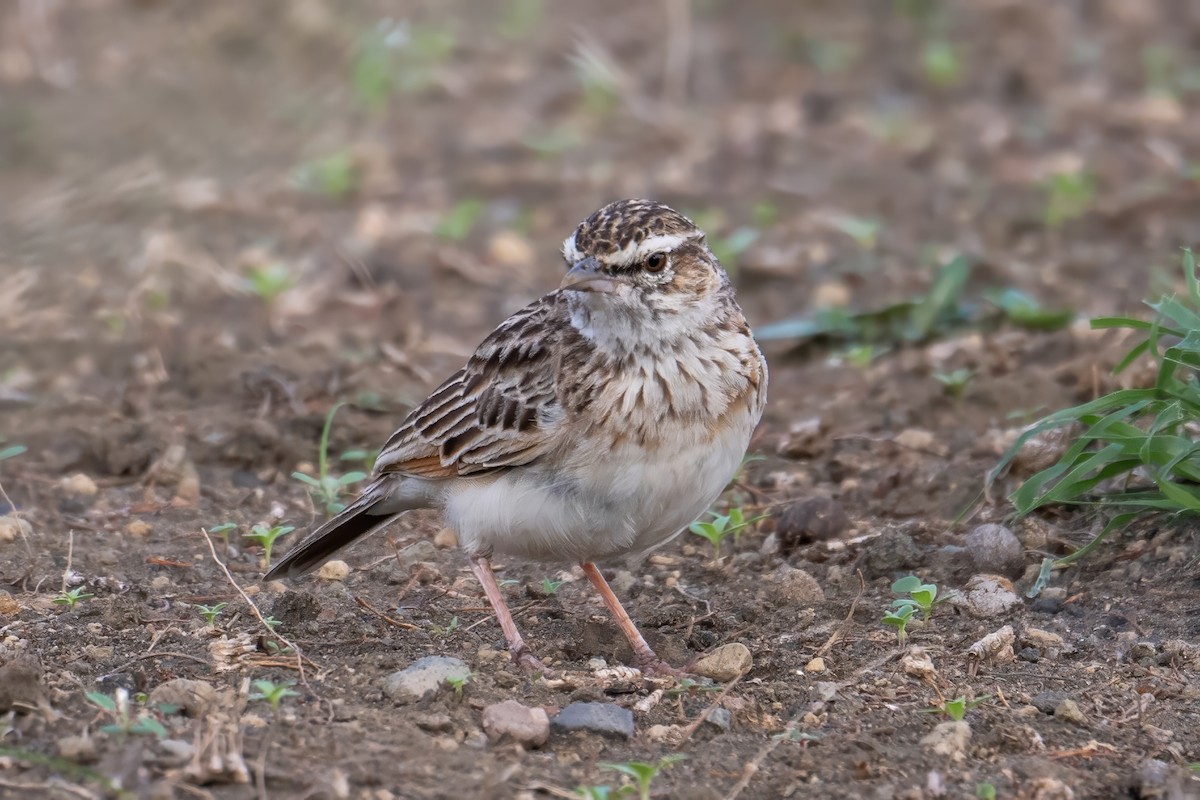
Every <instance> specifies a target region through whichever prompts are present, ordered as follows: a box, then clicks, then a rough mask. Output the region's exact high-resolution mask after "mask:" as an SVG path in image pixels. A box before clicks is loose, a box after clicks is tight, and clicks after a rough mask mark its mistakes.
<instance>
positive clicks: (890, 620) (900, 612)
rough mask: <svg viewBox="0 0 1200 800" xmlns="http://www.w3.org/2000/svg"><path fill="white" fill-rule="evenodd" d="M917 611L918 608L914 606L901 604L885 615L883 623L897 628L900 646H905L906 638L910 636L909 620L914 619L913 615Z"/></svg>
mask: <svg viewBox="0 0 1200 800" xmlns="http://www.w3.org/2000/svg"><path fill="white" fill-rule="evenodd" d="M915 613H916V608H915V607H914V606H900V607H899V608H894V609H892V610H891V611H888V612H887V613H885V614H884V615H883V624H884V625H891V626H892V627H893V628H895V629H896V641H897V643H898V644H899V645H900V647H904V640H905V639H907V638H908V631H907V627H908V621H909V620H910V619H912V615H913V614H915Z"/></svg>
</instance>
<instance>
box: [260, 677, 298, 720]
mask: <svg viewBox="0 0 1200 800" xmlns="http://www.w3.org/2000/svg"><path fill="white" fill-rule="evenodd" d="M295 685H296V682H295V681H288V682H287V683H275V682H274V681H268V680H257V681H254V689H255V693H254V694H252V695H250V699H251V700H266V701H267V702H268V703H270V704H271V710H272V711H273V712H275V713H276V714H278V713H279V704H280V703H282V702H283V700H284V698H286V697H297V696H299V694H300V693H299V692H296V691H293V690H292V687H293V686H295Z"/></svg>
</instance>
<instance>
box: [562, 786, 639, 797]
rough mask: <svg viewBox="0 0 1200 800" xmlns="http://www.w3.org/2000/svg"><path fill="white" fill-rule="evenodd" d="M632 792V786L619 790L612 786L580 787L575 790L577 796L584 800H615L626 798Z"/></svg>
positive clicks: (622, 787)
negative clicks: (616, 799) (615, 799)
mask: <svg viewBox="0 0 1200 800" xmlns="http://www.w3.org/2000/svg"><path fill="white" fill-rule="evenodd" d="M632 791H633V787H632V786H621V787H619V788H617V789H614V788H613V787H611V786H580V787H579V788H577V789H576V790H575V794H577V795H578V796H579V797H581V798H583V800H614V798H617V797H624V796H625V795H627V794H629V793H630V792H632Z"/></svg>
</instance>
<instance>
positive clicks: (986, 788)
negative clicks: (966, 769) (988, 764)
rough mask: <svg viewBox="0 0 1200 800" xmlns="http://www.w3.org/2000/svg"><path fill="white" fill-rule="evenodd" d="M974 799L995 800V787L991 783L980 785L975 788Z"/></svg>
mask: <svg viewBox="0 0 1200 800" xmlns="http://www.w3.org/2000/svg"><path fill="white" fill-rule="evenodd" d="M975 797H977V798H979V800H996V786H995V784H992V783H980V784H977V785H976V786H975Z"/></svg>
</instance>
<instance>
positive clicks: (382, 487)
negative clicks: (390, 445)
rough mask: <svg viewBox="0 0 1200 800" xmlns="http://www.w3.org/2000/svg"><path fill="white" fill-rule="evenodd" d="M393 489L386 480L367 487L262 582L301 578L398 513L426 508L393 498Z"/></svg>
mask: <svg viewBox="0 0 1200 800" xmlns="http://www.w3.org/2000/svg"><path fill="white" fill-rule="evenodd" d="M394 489H395V485H394V483H393V482H392V479H391V478H390V477H385V478H381V479H380V480H377V481H376V482H375V483H373V484H371V485H370V486H369V487H367V489H366V490H365V491H363V493H362V494H361V495H359V497H358V499H356V500H355V501H354V502H353V503H351V504H350V505H348V506H346V508H345V509H343V510H342V511H341V512H340V513H339V514H338V515H337V516H336V517H334V518H333V519H331V520H329V521H327V522H326V523H325V524H323V525H321V526H320V527H319V528H317V529H316V530H314V531H313V532H312V533H310V534H309V535H308V536H306V537H304V539H303V540H302V541H301V542H300V544H298V545H296V546H295V547H293V548H292V549H291V550H288V551H287V554H286V555H284V557H283V558H281V559H280V560H279V561H278V562H277V563H276V564H275V566H273V567H271V569H270V570H269V571H268V572H267V574H266V575H265V576H264V580H274V579H276V578H295V577H298V576H300V575H303V574H304V573H306V572H308V571H309V570H311V569H314V568H315V567H319V566H320V565H322V564H324V563H325V562H326V561H328V560H329V558H330V556H332V555H333V554H334V553H336V552H337V551H339V550H341V549H342V548H343V547H345V546H347V545H349V544H350V543H352V542H354V541H356V540H358V539H361V538H362V537H364V536H366V535H367V534H369V533H372V532H374V531H376V530H378V529H379V528H382V527H383V526H384V525H387V524H388V523H389V522H391V521H392V520H394V519H395V518H396V517H398V516H399V515H400V513H401V512H403V511H408V510H410V509H413V508H422V507H424V506H425V505H427V503H425V502H422V498H418V497H412V498H405V497H403V496H397V493H395V492H394ZM389 490H391V491H389Z"/></svg>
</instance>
